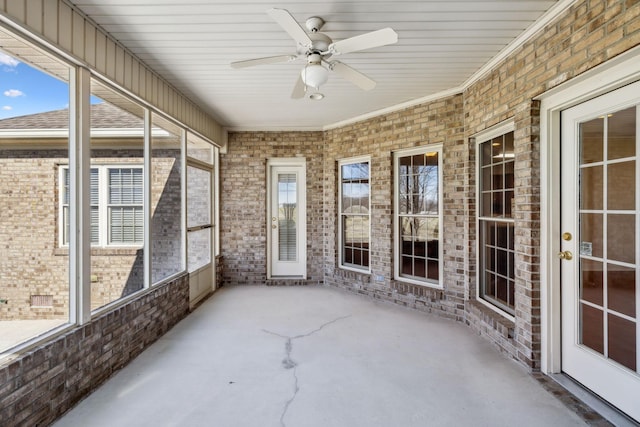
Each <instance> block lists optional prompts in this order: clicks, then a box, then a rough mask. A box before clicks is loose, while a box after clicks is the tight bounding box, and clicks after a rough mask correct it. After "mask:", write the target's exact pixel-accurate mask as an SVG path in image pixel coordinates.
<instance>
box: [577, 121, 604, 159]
mask: <svg viewBox="0 0 640 427" xmlns="http://www.w3.org/2000/svg"><path fill="white" fill-rule="evenodd" d="M580 140H581V147H580V148H581V150H580V164H583V165H584V164H587V163H594V162H601V161H602V160H603V143H602V141H603V140H604V119H603V118H597V119H593V120H591V121H588V122H585V123H582V124H581V125H580Z"/></svg>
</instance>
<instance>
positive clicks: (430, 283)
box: [393, 276, 444, 291]
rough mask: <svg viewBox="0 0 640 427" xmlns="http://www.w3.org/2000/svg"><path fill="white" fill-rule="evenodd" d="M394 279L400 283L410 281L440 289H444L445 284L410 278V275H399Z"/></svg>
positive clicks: (413, 283)
mask: <svg viewBox="0 0 640 427" xmlns="http://www.w3.org/2000/svg"><path fill="white" fill-rule="evenodd" d="M393 280H395V281H396V282H400V283H409V284H411V285H416V286H422V287H423V288H429V289H437V290H439V291H442V290H444V286H442V284H441V283H433V282H423V281H421V280H415V279H410V278H408V277H402V276H397V277H394V278H393Z"/></svg>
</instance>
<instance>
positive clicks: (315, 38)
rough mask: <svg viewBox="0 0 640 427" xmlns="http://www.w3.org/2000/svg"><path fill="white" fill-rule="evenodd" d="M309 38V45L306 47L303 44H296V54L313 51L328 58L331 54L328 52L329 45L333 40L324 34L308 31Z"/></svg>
mask: <svg viewBox="0 0 640 427" xmlns="http://www.w3.org/2000/svg"><path fill="white" fill-rule="evenodd" d="M309 38H310V39H311V47H309V48H307V47H305V46H300V45H298V54H299V55H310V54H313V53H318V54H319V53H324V52H327V53H326V54H324V55H323V56H324V57H325V58H328V57H329V56H331V54H330V53H329V52H328V50H329V45H330V44H331V43H333V40H331V38H330V37H329V36H327V35H326V34H322V33H310V34H309Z"/></svg>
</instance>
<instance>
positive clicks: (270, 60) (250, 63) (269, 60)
mask: <svg viewBox="0 0 640 427" xmlns="http://www.w3.org/2000/svg"><path fill="white" fill-rule="evenodd" d="M296 58H297V57H296V56H295V55H279V56H267V57H266V58H256V59H247V60H246V61H236V62H232V63H231V68H247V67H254V66H256V65H264V64H277V63H278V62H287V61H294V60H295V59H296Z"/></svg>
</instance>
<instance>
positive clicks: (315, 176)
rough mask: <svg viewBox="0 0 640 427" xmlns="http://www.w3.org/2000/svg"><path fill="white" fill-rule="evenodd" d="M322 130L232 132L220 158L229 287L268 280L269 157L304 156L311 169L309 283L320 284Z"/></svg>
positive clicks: (223, 250) (222, 231)
mask: <svg viewBox="0 0 640 427" xmlns="http://www.w3.org/2000/svg"><path fill="white" fill-rule="evenodd" d="M322 150H323V139H322V133H321V132H233V133H230V134H229V150H228V152H227V154H222V155H221V156H220V180H221V182H220V204H221V206H220V208H221V209H220V212H221V217H220V241H221V255H222V256H223V257H224V269H223V281H224V283H225V285H234V284H241V285H247V284H265V283H266V282H267V247H266V245H267V234H266V232H267V231H266V223H267V219H266V205H265V204H266V197H267V193H266V182H267V175H266V174H267V158H272V157H274V158H275V157H303V158H305V159H306V168H307V189H306V190H307V280H270V281H269V284H288V285H292V284H319V283H322V276H323V273H322V245H320V244H318V243H319V242H321V241H322V236H323V227H322V223H323V193H322V186H323V181H322V165H323V164H322V155H323V154H322V153H323V151H322Z"/></svg>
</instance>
